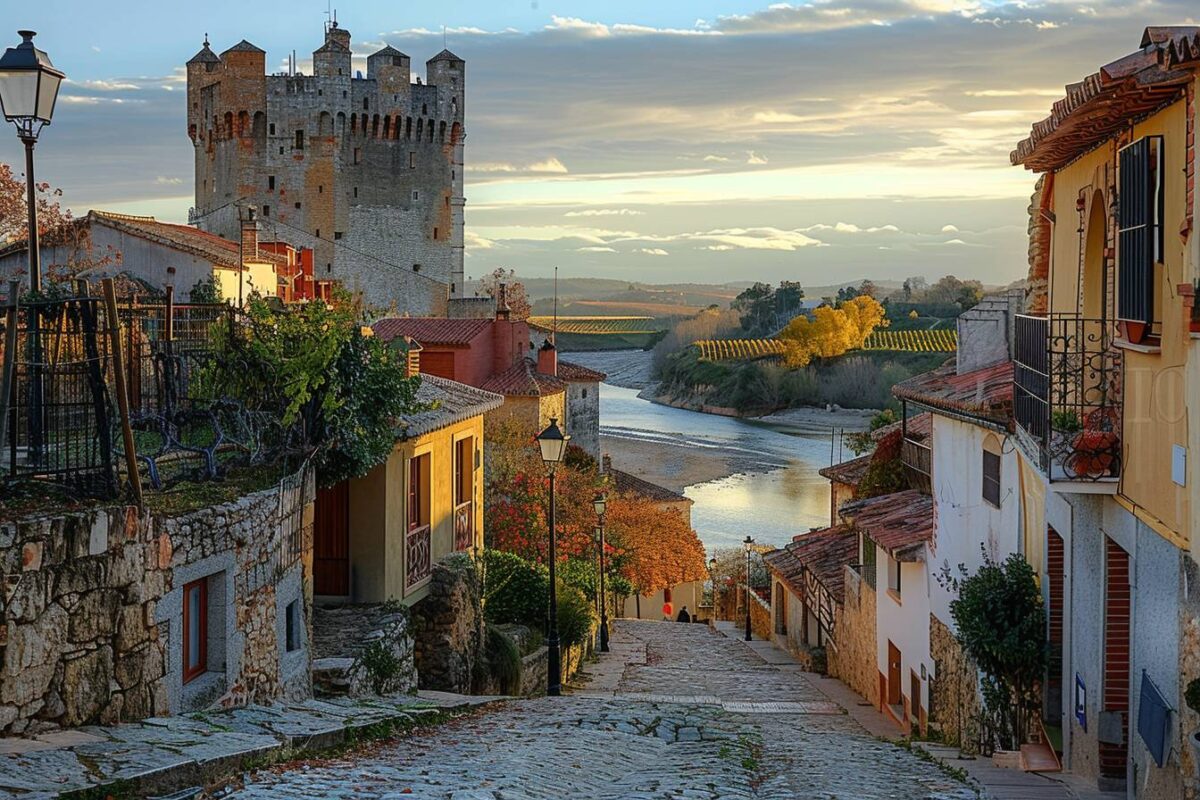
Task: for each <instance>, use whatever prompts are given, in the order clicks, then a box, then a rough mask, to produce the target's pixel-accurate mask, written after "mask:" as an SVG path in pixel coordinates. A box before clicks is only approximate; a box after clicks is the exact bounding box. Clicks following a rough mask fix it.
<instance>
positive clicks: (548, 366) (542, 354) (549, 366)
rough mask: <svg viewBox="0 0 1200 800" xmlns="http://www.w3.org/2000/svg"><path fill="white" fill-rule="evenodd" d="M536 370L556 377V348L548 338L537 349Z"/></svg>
mask: <svg viewBox="0 0 1200 800" xmlns="http://www.w3.org/2000/svg"><path fill="white" fill-rule="evenodd" d="M537 371H538V372H540V373H541V374H543V375H553V376H555V377H558V350H556V349H555V348H554V343H553V342H551V341H550V340H549V339H547V340H546V343H545V344H544V345H542V348H541V349H540V350H538V356H537Z"/></svg>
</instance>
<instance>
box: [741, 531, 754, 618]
mask: <svg viewBox="0 0 1200 800" xmlns="http://www.w3.org/2000/svg"><path fill="white" fill-rule="evenodd" d="M742 545H743V546H744V547H745V548H746V641H747V642H748V641H750V548H751V547H753V546H754V540H753V539H751V538H750V537H749V536H747V537H746V541H744V542H742Z"/></svg>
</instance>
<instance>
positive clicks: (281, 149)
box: [279, 147, 283, 155]
mask: <svg viewBox="0 0 1200 800" xmlns="http://www.w3.org/2000/svg"><path fill="white" fill-rule="evenodd" d="M279 155H283V148H282V147H281V148H279Z"/></svg>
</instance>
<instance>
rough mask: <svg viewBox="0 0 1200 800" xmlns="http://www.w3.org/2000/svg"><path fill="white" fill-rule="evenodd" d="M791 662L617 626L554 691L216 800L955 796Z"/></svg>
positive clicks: (721, 642)
mask: <svg viewBox="0 0 1200 800" xmlns="http://www.w3.org/2000/svg"><path fill="white" fill-rule="evenodd" d="M792 666H793V665H788V664H780V665H772V664H768V663H766V662H765V661H764V660H763V659H762V658H761V657H760V656H759V655H758V654H757V653H755V652H754V651H753V650H751V649H749V648H747V647H746V646H745V645H744V644H743V643H740V642H737V641H734V640H731V639H728V638H726V637H724V636H721V635H720V634H718V633H714V632H713V631H711V630H710V629H709V628H708V627H707V626H703V625H681V624H676V623H662V622H646V621H641V622H639V621H633V620H620V621H618V622H617V623H616V626H615V631H614V634H613V639H612V653H610V654H608V655H607V656H605V657H603V658H601V659H600V661H599V662H598V663H597V664H594V665H590V666H589V669H588V670H587V674H586V675H585V676H583V677H582V678H581V679H580V680H578V681H576V683H577V685H575V686H572V687H571V688H570V690H569V691H568V693H567V694H566V695H565V696H563V697H559V698H537V699H529V700H519V701H509V702H507V703H505V704H504V705H503V706H500V707H498V708H497V707H493V708H490V709H489V710H487V711H486V712H484V713H481V714H478V715H475V716H472V717H469V718H461V719H458V720H454V721H451V722H449V723H446V724H444V725H441V726H438V727H437V728H431V729H426V730H424V731H422V733H421V735H418V736H413V737H410V738H407V739H403V740H399V741H394V742H390V743H387V744H382V745H377V746H373V747H369V748H366V749H363V750H358V751H354V752H350V753H346V754H344V755H341V756H338V757H336V758H330V759H324V760H311V761H306V762H303V763H297V764H293V765H289V766H287V767H283V768H277V769H274V770H264V771H261V772H257V773H254V774H253V775H251V776H249V777H248V779H247V781H246V782H245V784H244V785H243V786H241V787H239V789H238V790H237V791H235V792H234V793H233V795H232V797H237V798H243V797H244V798H251V797H253V798H264V799H265V800H274V799H275V798H279V799H280V800H282V798H294V797H323V798H335V799H336V798H350V797H355V798H379V800H383V799H384V798H387V799H388V800H393V799H395V800H398V798H401V797H413V798H439V799H440V800H516V799H517V798H520V799H521V800H533V799H534V798H555V800H557V799H558V798H564V797H567V798H572V800H586V799H587V798H596V799H597V800H650V798H693V799H694V800H704V799H706V798H711V800H718V798H719V799H721V800H725V799H726V798H778V799H779V800H784V798H788V799H789V800H791V798H802V799H804V800H809V799H811V800H884V798H888V800H893V799H895V800H968V798H973V797H975V793H974V791H973V790H971V789H970V788H968V787H966V786H965V785H963V784H962V783H960V782H959V781H957V780H956V779H954V778H952V777H950V776H948V775H947V774H946V773H945V772H943V771H942V770H941V769H940V768H939V767H938V766H936V765H935V764H934V763H931V762H930V761H929V760H926V759H922V758H920V757H919V756H918V755H916V754H914V753H912V752H911V751H909V750H907V749H904V748H901V747H898V746H896V745H893V744H890V743H888V742H884V741H880V740H879V739H878V738H876V737H874V736H872V735H870V734H869V733H868V732H867V731H865V730H863V728H862V727H861V726H859V725H858V724H857V723H856V722H855V721H854V720H853V719H852V718H851V717H850V716H848V715H847V714H846V713H845V710H844V709H843V708H842V707H841V706H839V705H838V704H837V703H835V702H833V701H831V700H830V699H829V697H827V696H826V695H825V694H822V693H821V692H820V691H819V690H817V689H816V688H814V686H813V683H812V682H811V681H810V680H809V679H808V678H807V677H806V676H805V675H803V674H801V673H799V672H798V671H797V670H795V669H793V668H792Z"/></svg>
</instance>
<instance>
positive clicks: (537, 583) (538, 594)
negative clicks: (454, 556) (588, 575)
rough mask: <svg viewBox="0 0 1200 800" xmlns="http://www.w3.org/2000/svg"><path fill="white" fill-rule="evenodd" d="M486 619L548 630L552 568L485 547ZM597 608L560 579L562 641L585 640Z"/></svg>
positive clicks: (559, 613)
mask: <svg viewBox="0 0 1200 800" xmlns="http://www.w3.org/2000/svg"><path fill="white" fill-rule="evenodd" d="M483 563H484V568H485V570H486V572H485V581H486V584H485V586H486V588H485V596H484V605H483V613H484V618H485V619H486V620H487V621H488V622H489V623H491V624H493V625H499V624H504V623H509V622H515V623H517V624H519V625H525V626H527V627H529V628H530V629H532V630H535V631H545V630H546V616H547V611H548V607H549V604H550V596H549V595H550V571H549V570H548V569H546V567H544V566H542V565H541V564H535V563H533V562H532V561H526V560H525V559H523V558H521V557H520V556H517V555H514V554H512V553H505V552H503V551H500V550H485V551H484V554H483ZM595 616H596V613H595V609H593V608H592V602H591V601H590V600H589V599H588V598H587V597H586V596H585V595H584V593H583V592H582V591H581V590H580V589H578V588H576V587H574V586H570V585H568V584H567V583H565V582H564V581H563V580H562V579H561V578H560V579H559V581H558V636H559V639H560V641H561V642H562V644H564V645H575V644H580V643H582V642H584V641H585V640H586V639H587V637H588V636H589V635H591V629H592V626H593V624H594V622H595Z"/></svg>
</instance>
